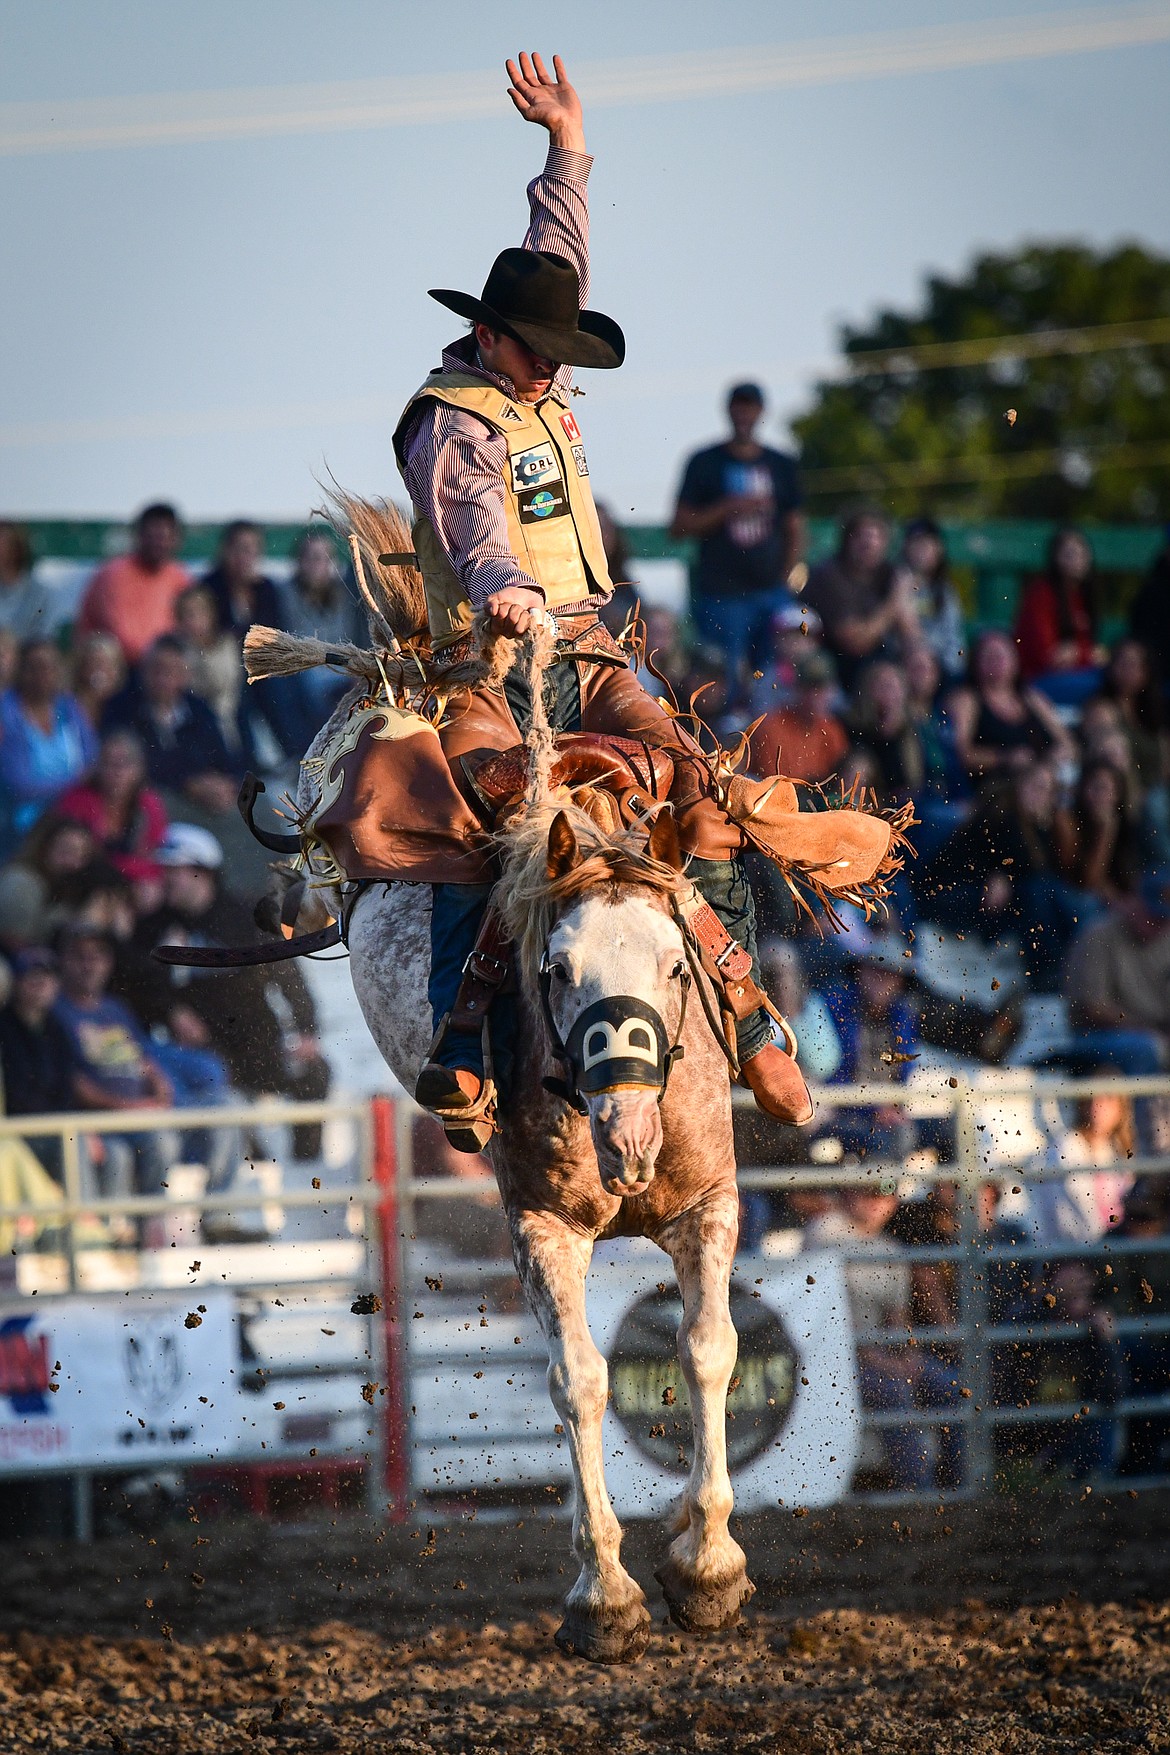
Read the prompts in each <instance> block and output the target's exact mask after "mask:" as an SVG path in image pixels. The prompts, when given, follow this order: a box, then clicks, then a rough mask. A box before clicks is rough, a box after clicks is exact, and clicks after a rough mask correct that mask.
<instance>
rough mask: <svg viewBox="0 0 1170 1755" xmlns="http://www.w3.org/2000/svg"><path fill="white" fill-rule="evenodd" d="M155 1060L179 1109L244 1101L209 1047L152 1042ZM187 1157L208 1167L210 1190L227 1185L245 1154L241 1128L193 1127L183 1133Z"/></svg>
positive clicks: (209, 1107)
mask: <svg viewBox="0 0 1170 1755" xmlns="http://www.w3.org/2000/svg"><path fill="white" fill-rule="evenodd" d="M153 1053H154V1057H155V1059H156V1060H157V1061H158V1063H159V1065H160V1066H161V1067H162V1069H163V1071H164V1072H165V1073H166V1075H167V1077H168V1078H169V1079H170V1081H171V1085H172V1087H173V1089H174V1093H175V1108H176V1109H214V1108H216V1107H218V1106H221V1105H225V1104H229V1103H232V1102H233V1101H235V1102H240V1101H242V1100H241V1099H240V1098H239V1097H238V1096H237V1095H236V1093H235V1092H234V1091H233V1090H232V1088H231V1085H230V1084H229V1082H228V1075H227V1068H226V1067H225V1066H224V1064H223V1062H222V1060H221V1059H220V1058H219V1055H218V1054H215V1053H213V1052H212V1050H211V1049H210V1048H184V1047H183V1046H182V1045H181V1044H180V1043H178V1042H156V1043H154V1044H153ZM180 1150H181V1151H182V1153H183V1156H184V1158H186V1159H188V1160H189V1161H190V1162H192V1163H194V1164H202V1165H204V1166H205V1168H206V1170H207V1190H208V1193H209V1194H215V1193H218V1192H219V1191H220V1190H221V1189H224V1188H226V1187H227V1185H228V1183H229V1182H230V1181H231V1179H232V1174H233V1172H234V1171H235V1168H236V1166H237V1165H238V1164H239V1163H240V1162H241V1160H242V1158H243V1156H244V1142H243V1138H242V1136H241V1134H240V1130H239V1128H238V1127H193V1128H188V1129H187V1130H186V1131H185V1132H184V1134H183V1136H182V1144H181V1147H180Z"/></svg>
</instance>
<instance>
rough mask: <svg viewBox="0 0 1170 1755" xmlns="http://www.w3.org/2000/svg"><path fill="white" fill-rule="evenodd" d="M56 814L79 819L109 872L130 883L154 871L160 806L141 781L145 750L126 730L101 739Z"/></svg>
mask: <svg viewBox="0 0 1170 1755" xmlns="http://www.w3.org/2000/svg"><path fill="white" fill-rule="evenodd" d="M56 814H57V815H58V816H59V817H68V818H70V819H71V820H72V821H74V822H78V823H84V825H85V826H86V828H87V829H89V830H90V831H91V832H92V834H93V837H94V840H95V841H96V842H97V845H98V846H99V847H100V848H101V851H102V853H103V854H104V855H105V857H106V859H108V860H109V862H110V864H111V865H112V866H113V868H114V870H115V871H118V872H120V873H121V875H122V876H123V877H124V878H127V879H128V880H129V881H130V882H132V883H133V882H137V881H138V880H139V879H141V878H150V877H153V876H154V875H155V873H156V872H157V870H158V867H157V866H156V864H155V862H154V855H155V853H157V851H158V849H159V847H160V846H161V845H162V839H163V836H164V835H165V834H166V831H167V812H166V806H165V805H164V804H163V801H162V799H161V798H160V797H159V795H158V793H157V792H153V791H152V790H151V788H150V787H149V786H148V785H147V784H146V752H145V750H144V749H143V747H142V741H141V739H140V738H138V737H137V736H135V734H134V732H132V731H111V732H109V733H108V734H107V735H106V736H105V737H104V738H103V739H102V746H101V749H100V750H99V752H98V758H97V762H96V763H95V765H94V771H93V774H92V775H91V777H90V778H89V779H88V780H84V781H82V782H81V784H80V785H79V786H72V787H70V789H69V790H68V792H64V793H62V795H61V797H60V798H59V799H58V800H57V807H56Z"/></svg>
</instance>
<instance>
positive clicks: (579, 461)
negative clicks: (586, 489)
mask: <svg viewBox="0 0 1170 1755" xmlns="http://www.w3.org/2000/svg"><path fill="white" fill-rule="evenodd" d="M573 462H574V463H575V464H576V465H577V474H578V475H588V474H589V465H588V464H587V463H586V461H585V447H584V445H574V446H573Z"/></svg>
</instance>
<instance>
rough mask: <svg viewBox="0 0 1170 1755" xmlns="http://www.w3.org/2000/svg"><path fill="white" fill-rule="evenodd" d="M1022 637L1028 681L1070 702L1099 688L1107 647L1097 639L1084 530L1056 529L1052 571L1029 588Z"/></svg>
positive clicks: (1019, 628) (1019, 627) (1020, 619)
mask: <svg viewBox="0 0 1170 1755" xmlns="http://www.w3.org/2000/svg"><path fill="white" fill-rule="evenodd" d="M1016 641H1017V643H1018V645H1019V648H1020V673H1021V675H1022V676H1023V679H1024V681H1025V682H1034V683H1037V684H1038V685H1039V687H1041V688H1042V689H1043V690H1044V691H1045V693H1046V694H1048V695H1050V696H1051V697H1052V699H1053V700H1055V701H1058V702H1060V703H1061V704H1062V705H1064V706H1077V705H1079V704H1080V703H1081V702H1082V701H1084V700H1087V698H1088V697H1089V695H1091V694H1093V693H1094V692H1095V690H1096V687H1097V684H1098V682H1099V680H1100V679H1099V676H1098V671H1099V668H1100V666H1101V665H1102V664H1103V663H1104V662H1105V651H1104V648H1103V647H1102V646H1100V645H1099V644H1098V640H1097V604H1096V592H1095V590H1094V585H1093V551H1092V549H1091V548H1090V547H1089V545H1088V542H1087V541H1086V540H1085V538H1084V537H1083V536H1082V535H1081V532H1080V531H1079V530H1072V529H1065V530H1058V531H1057V532H1056V534H1055V536H1054V537H1053V538H1052V541H1051V543H1050V544H1049V546H1048V566H1047V569H1046V571H1045V572H1044V573H1043V574H1041V575H1040V576H1038V577H1037V578H1035V579H1030V580H1029V581H1028V583H1027V585H1026V586H1025V587H1024V595H1023V598H1022V600H1021V602H1020V608H1019V613H1018V615H1017V616H1016Z"/></svg>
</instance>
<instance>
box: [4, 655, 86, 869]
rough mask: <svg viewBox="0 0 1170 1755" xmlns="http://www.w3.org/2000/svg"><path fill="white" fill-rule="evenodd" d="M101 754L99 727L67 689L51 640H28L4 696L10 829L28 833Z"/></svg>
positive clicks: (6, 777) (5, 763)
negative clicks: (98, 747) (96, 732)
mask: <svg viewBox="0 0 1170 1755" xmlns="http://www.w3.org/2000/svg"><path fill="white" fill-rule="evenodd" d="M96 755H97V738H96V737H95V735H94V731H93V727H92V726H91V725H90V723H89V721H88V719H87V718H86V717H85V714H84V713H83V712H82V711H81V708H80V707H79V706H78V704H77V702H76V701H75V700H74V698H73V696H72V695H70V694H67V693H66V692H65V688H64V677H63V675H62V671H61V655H60V653H59V652H58V650H57V648H56V646H54V644H53V642H52V641H51V640H26V641H25V643H24V645H23V646H22V647H21V649H20V657H19V660H18V662H17V668H16V679H15V681H14V683H13V686H12V687H11V688H10V689H7V690H6V691H5V692H4V694H3V695H0V788H2V790H3V796H4V800H5V803H6V805H7V815H8V828H9V831H10V833H12V834H14V835H16V836H21V835H24V834H26V833H27V832H28V830H29V829H31V828H32V826H33V824H34V823H35V822H36V820H37V818H38V817H39V816H40V815H41V812H42V811H43V810H45V808H46V807H47V806H48V805H50V804H52V802H53V800H54V799H55V798H57V797H59V796H60V794H61V793H62V792H64V791H65V790H66V788H67V787H69V786H72V785H73V782H74V781H75V780H79V779H80V778H81V776H82V775H83V774H84V773H85V772H86V770H87V768H88V767H89V766H90V764H91V763H92V761H93V760H94V757H95V756H96Z"/></svg>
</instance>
